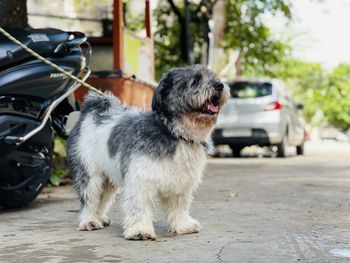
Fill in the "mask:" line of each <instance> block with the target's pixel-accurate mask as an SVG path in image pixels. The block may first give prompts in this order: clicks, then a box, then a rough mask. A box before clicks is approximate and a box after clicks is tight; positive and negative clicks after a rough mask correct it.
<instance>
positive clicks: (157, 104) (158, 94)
mask: <svg viewBox="0 0 350 263" xmlns="http://www.w3.org/2000/svg"><path fill="white" fill-rule="evenodd" d="M172 85H173V74H172V71H169V72H168V73H167V74H165V76H164V77H163V78H162V79H161V80H160V82H159V84H158V87H157V88H156V89H155V91H154V94H153V98H152V110H153V111H156V112H162V111H163V112H164V108H163V109H162V107H163V106H164V105H163V104H164V103H165V102H164V100H165V98H166V97H167V95H168V94H169V92H170V89H171V86H172Z"/></svg>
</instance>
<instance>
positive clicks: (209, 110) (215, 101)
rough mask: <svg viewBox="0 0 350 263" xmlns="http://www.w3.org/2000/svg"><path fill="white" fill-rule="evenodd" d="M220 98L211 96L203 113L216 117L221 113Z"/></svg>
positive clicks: (204, 106)
mask: <svg viewBox="0 0 350 263" xmlns="http://www.w3.org/2000/svg"><path fill="white" fill-rule="evenodd" d="M219 101H220V97H218V96H215V95H214V96H211V97H210V99H209V100H208V101H207V102H206V103H205V104H204V105H203V108H202V110H201V111H202V112H203V113H205V114H210V115H215V114H217V113H218V112H219V110H220V109H219Z"/></svg>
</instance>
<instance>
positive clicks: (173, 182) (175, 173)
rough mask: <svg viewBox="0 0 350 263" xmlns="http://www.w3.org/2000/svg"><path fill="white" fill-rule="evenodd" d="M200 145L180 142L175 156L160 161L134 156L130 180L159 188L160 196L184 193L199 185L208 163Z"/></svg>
mask: <svg viewBox="0 0 350 263" xmlns="http://www.w3.org/2000/svg"><path fill="white" fill-rule="evenodd" d="M206 158H207V157H206V153H205V151H204V149H203V146H202V145H200V144H190V143H186V142H180V144H179V145H178V147H177V149H176V152H175V154H174V155H172V156H169V157H164V158H160V159H158V158H157V159H151V158H149V157H146V156H140V155H134V156H133V157H132V158H131V160H132V162H131V163H130V170H129V171H128V174H127V175H125V179H126V180H127V181H129V180H131V181H133V180H141V181H143V182H142V185H148V186H149V187H152V188H154V187H156V188H157V191H158V192H159V193H162V194H163V195H164V194H180V193H182V192H183V191H188V190H189V189H194V188H196V187H197V185H198V184H199V182H200V180H201V177H202V173H203V169H204V167H205V163H206Z"/></svg>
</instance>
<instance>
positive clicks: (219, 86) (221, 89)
mask: <svg viewBox="0 0 350 263" xmlns="http://www.w3.org/2000/svg"><path fill="white" fill-rule="evenodd" d="M214 89H215V90H217V91H220V92H221V91H223V90H224V84H222V83H221V82H218V83H216V84H215V85H214Z"/></svg>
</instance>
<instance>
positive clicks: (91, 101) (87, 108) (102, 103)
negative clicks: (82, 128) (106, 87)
mask: <svg viewBox="0 0 350 263" xmlns="http://www.w3.org/2000/svg"><path fill="white" fill-rule="evenodd" d="M112 107H113V108H114V109H116V108H120V109H122V108H123V105H122V104H121V102H120V100H119V99H118V98H117V97H116V96H114V95H113V94H112V93H111V92H106V93H104V94H103V95H102V94H98V93H96V92H93V91H90V92H89V93H88V94H87V95H86V96H85V98H84V103H83V106H82V111H81V112H82V113H83V114H85V113H89V112H95V113H103V112H106V111H108V110H109V109H110V108H112Z"/></svg>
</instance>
